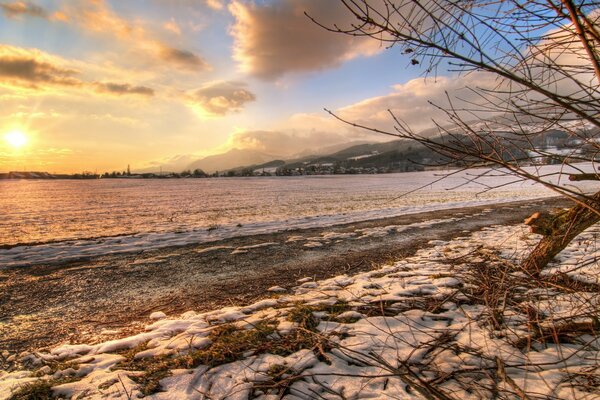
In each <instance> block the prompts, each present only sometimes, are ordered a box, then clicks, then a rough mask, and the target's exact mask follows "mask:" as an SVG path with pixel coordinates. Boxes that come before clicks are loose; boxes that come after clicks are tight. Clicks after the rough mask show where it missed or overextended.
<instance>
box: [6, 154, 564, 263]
mask: <svg viewBox="0 0 600 400" xmlns="http://www.w3.org/2000/svg"><path fill="white" fill-rule="evenodd" d="M544 168H545V169H544V170H543V171H542V172H543V173H548V172H552V171H553V170H558V168H559V167H554V166H550V167H544ZM481 173H482V170H476V171H464V172H461V173H459V174H454V175H450V176H448V177H447V178H446V179H443V180H441V181H438V182H436V181H437V180H438V179H439V178H440V177H441V175H443V174H447V172H432V171H428V172H416V173H404V174H388V175H370V176H364V175H363V176H319V177H292V178H244V179H237V178H231V179H184V180H123V181H118V180H116V181H115V180H104V181H103V180H96V181H0V214H1V215H2V216H3V218H2V219H0V268H2V267H3V266H4V267H10V266H28V265H35V264H40V263H56V262H66V261H71V260H76V259H80V258H86V257H92V256H98V255H104V254H123V253H131V252H136V251H140V250H141V249H145V250H148V249H152V248H159V247H168V246H180V245H185V244H190V243H206V242H212V241H218V240H222V239H227V238H231V237H236V236H246V235H254V234H261V233H270V232H277V231H284V230H287V229H301V228H314V227H323V226H330V225H335V224H343V223H349V222H356V221H364V220H370V219H377V218H383V217H392V216H399V215H405V214H411V213H419V212H427V211H433V210H439V209H451V208H457V207H467V206H475V205H482V204H492V203H500V202H506V201H515V200H525V199H532V198H541V197H547V196H552V195H553V193H552V192H551V191H549V190H548V189H545V188H544V187H541V186H540V185H533V184H531V183H529V182H527V183H513V184H510V185H509V184H508V183H509V182H511V180H512V179H513V178H511V177H506V176H500V174H498V173H489V174H488V175H487V176H485V177H484V178H483V179H482V180H480V181H479V183H474V182H472V181H471V179H472V178H473V176H474V174H481ZM500 184H502V185H504V184H506V186H503V187H502V188H501V189H499V190H494V191H489V192H482V190H484V189H485V188H486V185H489V186H493V185H500ZM421 187H422V189H420V190H418V191H416V192H414V193H412V192H411V191H413V190H415V189H417V188H421ZM403 194H404V195H403ZM2 245H4V248H2Z"/></svg>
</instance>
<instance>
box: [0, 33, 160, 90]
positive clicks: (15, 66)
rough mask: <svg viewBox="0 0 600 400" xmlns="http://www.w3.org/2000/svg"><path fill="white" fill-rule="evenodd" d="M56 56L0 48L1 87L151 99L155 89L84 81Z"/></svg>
mask: <svg viewBox="0 0 600 400" xmlns="http://www.w3.org/2000/svg"><path fill="white" fill-rule="evenodd" d="M67 64H68V63H67V62H66V61H64V60H62V59H60V58H58V57H55V56H50V55H48V54H46V53H43V52H41V51H39V50H29V49H22V48H17V47H13V46H6V45H0V84H2V85H4V86H9V87H13V88H26V89H35V90H43V89H46V88H48V87H68V88H74V89H91V90H93V91H95V92H97V93H107V94H113V95H124V94H133V95H140V96H153V95H154V90H152V89H151V88H148V87H145V86H134V85H130V84H128V83H113V82H86V81H83V80H82V79H80V78H79V77H78V76H79V75H80V72H79V71H78V70H76V69H73V68H70V67H69V66H68V65H67Z"/></svg>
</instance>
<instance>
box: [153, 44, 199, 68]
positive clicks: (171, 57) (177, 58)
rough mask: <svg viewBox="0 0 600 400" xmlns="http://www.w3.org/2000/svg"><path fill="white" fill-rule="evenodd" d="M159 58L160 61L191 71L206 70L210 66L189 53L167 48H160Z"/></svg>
mask: <svg viewBox="0 0 600 400" xmlns="http://www.w3.org/2000/svg"><path fill="white" fill-rule="evenodd" d="M160 47H161V49H160V51H159V56H160V58H161V59H162V60H164V61H167V62H170V63H173V64H178V65H180V66H181V67H185V68H188V69H193V70H203V69H208V68H210V66H209V65H208V63H207V62H206V61H204V60H203V59H202V58H200V57H198V56H197V55H195V54H194V53H192V52H191V51H187V50H180V49H175V48H172V47H167V46H162V45H161V46H160Z"/></svg>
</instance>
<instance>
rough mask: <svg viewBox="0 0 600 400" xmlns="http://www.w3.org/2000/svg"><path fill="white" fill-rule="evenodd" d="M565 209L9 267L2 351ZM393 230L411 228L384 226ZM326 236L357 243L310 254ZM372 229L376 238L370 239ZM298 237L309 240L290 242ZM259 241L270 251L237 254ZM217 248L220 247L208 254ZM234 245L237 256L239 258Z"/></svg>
mask: <svg viewBox="0 0 600 400" xmlns="http://www.w3.org/2000/svg"><path fill="white" fill-rule="evenodd" d="M558 206H565V203H564V201H561V200H557V199H550V200H545V201H539V202H517V203H508V204H502V205H497V206H482V207H474V208H464V209H453V210H446V211H436V212H429V213H422V214H413V215H407V216H403V217H395V218H387V219H382V220H376V221H368V222H362V223H353V224H347V225H340V226H335V227H328V228H320V229H307V230H296V231H288V232H282V233H275V234H269V235H257V236H249V237H241V238H235V239H229V240H225V241H222V242H217V243H210V244H203V245H199V244H197V245H189V246H185V247H179V248H167V249H160V250H153V251H148V252H144V253H141V254H137V255H128V256H123V255H120V256H105V257H100V258H97V259H94V260H92V261H85V262H79V263H71V264H67V265H61V266H55V265H54V266H43V265H40V266H36V267H29V268H20V269H10V270H2V271H0V351H2V350H5V349H6V350H9V351H10V352H11V353H12V352H20V351H23V350H32V349H37V348H40V347H46V346H54V345H56V344H59V343H66V342H70V343H77V342H87V343H92V342H97V341H100V340H102V341H105V340H109V339H111V338H114V337H122V336H125V335H128V334H131V333H134V332H136V331H140V330H142V329H143V326H144V325H145V324H147V323H148V315H149V314H150V313H151V312H153V311H158V310H160V311H164V312H165V313H167V314H176V313H181V312H184V311H188V310H195V311H206V310H210V309H214V308H217V307H222V306H227V305H232V304H235V305H240V304H244V303H249V302H252V301H254V300H256V299H258V298H261V297H265V296H268V295H269V293H268V292H267V291H266V289H268V288H269V287H271V286H274V285H278V286H282V287H285V288H291V287H292V286H295V285H296V281H297V279H299V278H303V277H306V276H310V277H314V278H317V279H320V278H325V277H330V276H335V275H339V274H344V273H348V274H350V273H355V272H358V271H362V270H367V269H371V268H374V267H376V266H378V265H381V264H382V263H385V262H386V261H391V260H395V259H399V258H402V257H405V256H409V255H412V254H414V252H415V251H417V250H418V249H419V248H422V247H424V246H427V243H428V242H429V241H430V240H438V239H440V240H448V239H450V238H452V237H456V236H461V235H464V234H465V233H466V232H472V231H476V230H479V229H481V228H483V227H485V226H490V225H497V224H510V223H516V222H519V221H522V220H523V219H524V218H525V217H527V216H529V215H530V214H531V213H532V212H534V211H537V210H539V209H540V208H542V207H558ZM452 218H456V219H452ZM431 220H440V221H439V223H436V224H434V225H431V226H429V227H423V226H419V225H418V224H421V223H423V222H427V221H431ZM389 225H398V226H404V227H402V228H400V229H388V230H386V229H378V228H381V227H386V226H389ZM406 225H411V226H409V227H406ZM361 230H362V231H361ZM323 232H335V233H338V234H339V233H346V234H348V236H351V237H347V238H344V239H341V238H339V237H338V238H333V239H332V240H330V241H328V242H324V241H323V240H321V243H323V245H322V246H320V247H305V244H307V243H308V242H311V240H310V239H309V240H306V239H307V238H311V237H316V236H319V235H321V234H322V233H323ZM369 232H370V233H371V236H369V235H368V234H366V233H369ZM378 232H379V233H378ZM381 232H384V233H381ZM361 235H362V237H361V238H359V237H360V236H361ZM292 236H302V237H303V238H304V240H298V241H291V242H289V241H288V239H289V238H290V237H292ZM338 236H339V235H338ZM312 242H315V241H314V240H313V241H312ZM265 243H272V244H270V245H265ZM257 244H258V245H264V247H255V248H248V249H239V247H243V246H253V245H257ZM215 246H222V248H221V249H213V250H211V251H206V249H207V248H213V247H215ZM236 248H238V251H237V254H232V252H234V250H235V249H236ZM240 250H241V251H240Z"/></svg>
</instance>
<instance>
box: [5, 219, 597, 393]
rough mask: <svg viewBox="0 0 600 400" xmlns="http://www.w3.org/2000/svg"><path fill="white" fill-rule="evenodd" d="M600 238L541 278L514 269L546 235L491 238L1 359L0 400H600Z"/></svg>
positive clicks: (516, 232)
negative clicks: (4, 367)
mask: <svg viewBox="0 0 600 400" xmlns="http://www.w3.org/2000/svg"><path fill="white" fill-rule="evenodd" d="M599 233H600V227H593V228H591V229H589V230H588V231H586V232H585V233H584V234H582V235H581V236H579V237H578V238H577V239H576V240H575V241H574V242H573V243H572V244H571V245H570V246H569V247H568V248H567V249H566V250H565V251H563V253H561V255H560V256H559V258H558V259H557V261H556V262H555V263H554V264H553V265H551V266H550V267H549V268H548V269H547V270H546V271H543V272H542V273H541V274H540V276H539V277H535V276H530V275H528V274H527V273H526V272H525V271H522V270H520V269H519V268H518V263H517V260H518V259H519V258H520V257H522V255H523V254H524V253H525V252H526V251H527V249H528V248H530V246H531V245H532V244H534V243H535V240H536V235H532V234H529V233H526V230H525V227H523V226H512V227H503V226H495V227H491V228H487V229H484V230H482V231H480V232H476V233H474V234H473V235H471V236H468V237H459V238H456V239H454V240H452V241H450V242H442V241H434V242H432V243H430V244H431V245H432V246H431V247H429V248H426V249H423V250H420V251H419V252H417V253H416V254H415V255H414V256H413V257H410V258H406V259H404V260H401V261H398V262H396V263H394V264H391V265H386V266H383V267H381V268H380V269H377V270H374V271H370V272H365V273H361V274H357V275H354V276H346V275H343V276H337V277H334V278H331V279H327V280H324V281H318V282H315V281H313V280H312V279H310V278H306V279H302V280H300V281H299V282H298V283H299V286H298V287H296V288H295V289H294V290H293V292H292V293H286V292H285V289H282V288H278V287H274V288H271V289H270V291H271V292H272V293H273V297H271V298H267V299H265V300H262V301H259V302H257V303H255V304H252V305H249V306H241V307H227V308H223V309H220V310H216V311H213V312H208V313H202V314H197V313H195V312H193V311H190V312H186V313H184V314H182V315H181V316H179V317H177V318H167V317H166V316H165V315H164V314H163V313H160V312H158V313H153V314H152V315H151V316H150V318H151V319H152V320H154V322H152V323H151V324H150V325H149V326H147V328H146V330H145V332H142V333H140V334H138V335H135V336H132V337H127V338H123V339H119V340H113V341H109V342H105V343H100V344H95V345H86V344H79V345H63V346H60V347H57V348H55V349H53V350H51V351H49V352H36V353H32V354H21V355H19V356H18V357H17V356H10V355H5V356H6V357H12V360H13V362H14V368H13V371H12V372H0V399H7V398H11V396H13V398H15V399H21V398H27V397H26V396H27V395H28V393H32V392H33V391H35V390H37V391H39V393H52V394H53V395H55V396H64V397H66V398H78V399H80V398H93V399H94V398H97V399H100V398H120V399H129V398H137V397H138V396H142V395H146V396H147V397H148V398H152V399H247V398H256V399H279V398H286V399H312V398H324V399H357V398H379V399H385V398H394V399H398V398H436V399H470V398H492V397H497V398H531V399H533V398H539V399H546V398H556V399H565V398H582V399H583V398H589V399H592V398H598V396H600V379H599V378H598V376H599V375H600V338H599V336H598V328H599V327H598V317H599V316H600V315H599V314H600V311H599V308H600V291H599V290H598V287H599V286H598V285H599V283H600V282H599V278H598V276H599V273H600V266H599V265H598V262H597V261H596V257H597V256H599V255H600V250H599V249H597V248H596V236H597V235H598V234H599ZM18 396H24V397H18Z"/></svg>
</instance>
